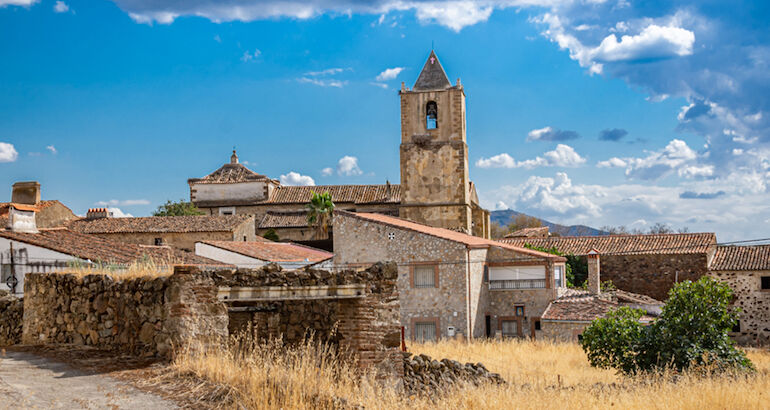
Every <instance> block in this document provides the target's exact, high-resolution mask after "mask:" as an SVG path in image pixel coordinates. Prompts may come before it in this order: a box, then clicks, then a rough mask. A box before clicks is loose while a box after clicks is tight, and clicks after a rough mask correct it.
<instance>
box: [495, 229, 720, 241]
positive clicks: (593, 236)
mask: <svg viewBox="0 0 770 410" xmlns="http://www.w3.org/2000/svg"><path fill="white" fill-rule="evenodd" d="M524 229H529V228H524ZM677 235H681V236H687V235H693V236H694V235H713V236H714V237H716V234H715V233H714V232H671V233H628V234H621V235H572V236H549V237H548V238H532V239H553V240H559V239H594V238H634V237H655V236H677ZM503 239H516V240H523V239H524V238H521V239H518V238H503ZM503 239H501V240H503Z"/></svg>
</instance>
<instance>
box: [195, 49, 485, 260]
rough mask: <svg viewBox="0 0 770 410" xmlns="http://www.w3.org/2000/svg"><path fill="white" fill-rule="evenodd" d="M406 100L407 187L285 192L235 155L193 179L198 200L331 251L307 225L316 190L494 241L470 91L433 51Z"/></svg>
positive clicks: (212, 210)
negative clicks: (474, 142) (472, 156)
mask: <svg viewBox="0 0 770 410" xmlns="http://www.w3.org/2000/svg"><path fill="white" fill-rule="evenodd" d="M399 96H400V100H401V101H400V104H401V117H400V121H401V145H400V168H401V184H400V185H397V184H390V183H385V184H383V185H327V186H311V187H306V186H285V185H282V184H281V183H280V182H279V181H277V180H275V179H272V178H269V177H267V176H265V175H261V174H258V173H256V172H254V171H251V170H249V169H248V168H246V167H245V166H243V165H242V164H240V163H239V162H238V156H237V155H236V153H235V151H233V154H232V156H231V157H230V162H229V163H226V164H224V165H222V167H220V168H219V169H217V170H215V171H214V172H212V173H210V174H209V175H207V176H205V177H203V178H191V179H188V181H187V183H188V185H189V187H190V201H191V202H193V203H194V204H195V205H196V206H197V207H198V208H200V209H201V210H203V211H204V212H206V213H207V214H208V215H228V214H248V215H255V216H256V223H257V230H258V232H259V234H264V232H266V231H267V230H269V229H273V230H275V231H276V233H277V234H278V236H279V238H281V240H291V241H295V242H302V243H305V244H313V245H316V246H318V247H323V248H327V249H330V248H331V247H330V246H328V243H329V242H330V241H331V238H330V237H323V238H321V237H319V234H318V232H316V230H314V229H312V228H309V227H308V226H307V222H306V219H305V218H304V215H305V214H304V213H305V212H306V210H305V206H306V204H307V203H308V202H309V201H310V197H311V191H315V192H320V193H322V192H326V191H328V192H329V193H330V194H331V196H332V200H333V201H334V203H335V204H336V206H337V208H338V209H342V210H346V211H352V212H367V213H369V212H376V213H383V214H386V215H393V216H400V217H402V218H405V219H409V220H413V221H415V222H419V223H423V224H426V225H429V226H434V227H441V228H447V229H452V230H457V231H462V232H466V233H468V234H472V235H474V236H479V237H484V238H489V234H490V223H489V212H488V211H486V210H484V209H483V208H482V207H481V206H480V205H479V199H478V194H477V192H476V186H475V185H474V184H473V182H472V181H471V180H470V177H469V166H468V145H467V139H466V124H465V89H464V88H463V86H462V85H461V84H460V82H459V80H458V81H457V83H456V84H455V85H452V83H451V82H450V81H449V79H448V77H447V75H446V72H445V71H444V69H443V67H442V66H441V63H440V62H439V61H438V57H437V56H436V54H435V53H433V52H431V53H430V55H429V57H428V60H427V61H426V62H425V65H424V67H423V69H422V71H421V72H420V74H419V76H418V78H417V81H416V82H415V84H414V87H412V89H409V88H407V87H405V86H404V85H403V84H402V87H401V90H400V92H399ZM314 241H318V242H323V241H326V244H323V243H314ZM332 243H333V242H332Z"/></svg>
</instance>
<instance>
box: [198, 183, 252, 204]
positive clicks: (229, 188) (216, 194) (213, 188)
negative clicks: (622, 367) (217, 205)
mask: <svg viewBox="0 0 770 410" xmlns="http://www.w3.org/2000/svg"><path fill="white" fill-rule="evenodd" d="M265 184H266V182H242V183H237V184H193V186H192V188H193V189H195V201H196V202H197V201H229V200H238V201H242V200H248V201H257V200H262V199H264V196H265Z"/></svg>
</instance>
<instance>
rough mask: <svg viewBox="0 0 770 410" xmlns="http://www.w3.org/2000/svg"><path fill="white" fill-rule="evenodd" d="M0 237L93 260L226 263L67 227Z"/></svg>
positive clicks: (14, 233) (201, 263)
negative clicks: (120, 240) (101, 236)
mask: <svg viewBox="0 0 770 410" xmlns="http://www.w3.org/2000/svg"><path fill="white" fill-rule="evenodd" d="M0 237H3V238H6V239H10V240H13V241H18V242H23V243H27V244H30V245H35V246H39V247H41V248H46V249H50V250H52V251H56V252H60V253H63V254H67V255H71V256H74V257H76V258H79V259H83V260H90V261H92V262H103V263H118V264H130V263H132V262H134V261H136V260H137V259H140V258H142V257H143V256H145V255H146V256H149V257H151V258H152V259H153V260H154V261H155V263H158V264H191V265H205V266H224V265H225V264H223V263H222V262H218V261H215V260H212V259H208V258H204V257H202V256H197V255H195V254H192V253H189V252H184V251H180V250H176V249H173V248H170V247H166V246H143V245H136V244H131V243H123V242H116V241H112V240H109V239H104V238H100V237H98V236H95V235H88V234H84V233H79V232H73V231H70V230H68V229H46V230H40V232H39V233H21V232H12V231H8V230H0Z"/></svg>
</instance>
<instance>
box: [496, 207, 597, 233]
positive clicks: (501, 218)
mask: <svg viewBox="0 0 770 410" xmlns="http://www.w3.org/2000/svg"><path fill="white" fill-rule="evenodd" d="M517 215H526V214H522V213H521V212H516V211H512V210H510V209H508V210H504V211H491V213H490V216H489V218H490V219H491V221H492V222H497V223H498V224H500V225H501V226H505V225H508V224H509V223H510V221H511V219H512V218H513V217H515V216H517ZM538 219H540V218H538ZM540 222H542V223H543V226H547V227H548V229H549V230H550V231H551V232H553V233H558V234H559V235H561V236H591V235H607V232H604V231H602V230H599V229H596V228H591V227H590V226H585V225H570V226H567V225H561V224H557V223H553V222H550V221H546V220H544V219H540Z"/></svg>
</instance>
